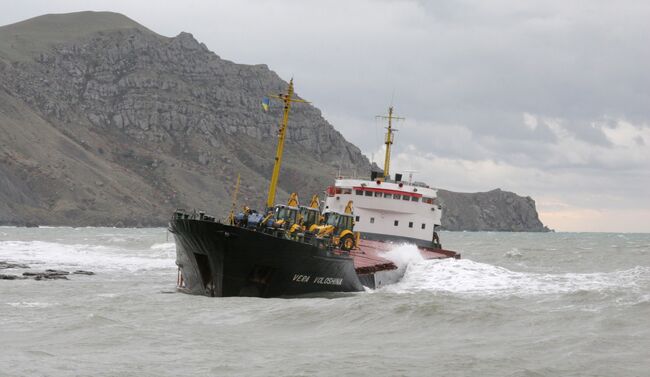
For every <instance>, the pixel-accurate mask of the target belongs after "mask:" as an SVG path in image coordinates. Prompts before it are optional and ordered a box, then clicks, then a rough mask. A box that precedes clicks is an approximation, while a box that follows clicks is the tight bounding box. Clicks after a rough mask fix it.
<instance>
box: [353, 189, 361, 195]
mask: <svg viewBox="0 0 650 377" xmlns="http://www.w3.org/2000/svg"><path fill="white" fill-rule="evenodd" d="M354 193H355V194H357V195H363V191H361V190H354Z"/></svg>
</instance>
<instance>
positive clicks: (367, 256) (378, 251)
mask: <svg viewBox="0 0 650 377" xmlns="http://www.w3.org/2000/svg"><path fill="white" fill-rule="evenodd" d="M394 246H395V244H393V243H390V242H382V241H371V240H364V239H362V240H361V242H360V244H359V248H358V249H355V250H352V251H350V256H352V258H353V260H354V268H355V270H356V271H357V273H358V274H363V273H371V272H377V271H383V270H394V269H396V268H397V266H396V265H395V263H393V262H392V261H390V260H389V259H387V258H386V257H384V256H383V255H384V253H386V252H388V251H390V250H391V249H392V248H393V247H394ZM418 249H419V250H420V254H421V255H422V257H423V258H424V259H444V258H456V259H459V258H460V254H458V253H456V252H453V251H450V250H445V249H432V248H427V247H418Z"/></svg>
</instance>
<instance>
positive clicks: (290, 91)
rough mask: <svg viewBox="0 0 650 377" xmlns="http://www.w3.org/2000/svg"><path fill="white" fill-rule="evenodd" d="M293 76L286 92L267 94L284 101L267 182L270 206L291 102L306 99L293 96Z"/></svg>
mask: <svg viewBox="0 0 650 377" xmlns="http://www.w3.org/2000/svg"><path fill="white" fill-rule="evenodd" d="M293 95H294V92H293V78H292V79H291V81H289V87H288V88H287V93H286V94H284V93H280V94H278V95H277V96H269V97H272V98H277V99H279V100H282V102H284V114H283V116H282V123H281V124H280V130H279V132H278V147H277V149H276V151H275V164H274V165H273V174H272V175H271V183H270V184H269V194H268V196H267V199H266V207H267V208H271V207H273V204H274V203H275V191H276V189H277V186H278V178H279V177H280V166H281V165H282V153H283V150H284V139H285V136H286V133H287V123H289V110H290V109H291V102H305V103H309V102H307V101H304V100H301V99H297V98H293Z"/></svg>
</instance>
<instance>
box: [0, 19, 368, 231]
mask: <svg viewBox="0 0 650 377" xmlns="http://www.w3.org/2000/svg"><path fill="white" fill-rule="evenodd" d="M48 30H55V31H56V32H53V33H49V32H48ZM0 40H2V41H3V43H2V45H0V77H1V78H2V96H3V98H2V106H1V107H2V109H0V111H1V112H0V116H2V122H0V127H2V132H3V133H4V134H5V135H4V136H3V137H2V139H0V140H2V141H3V148H2V152H0V159H2V161H3V162H4V163H3V166H2V168H1V169H2V170H0V171H1V172H2V175H3V177H4V180H9V179H8V177H12V179H11V181H12V182H14V183H13V186H20V187H25V186H26V185H29V184H30V182H31V184H32V186H33V189H30V190H19V189H18V188H14V189H9V188H8V189H7V190H2V191H6V192H3V193H2V194H1V195H4V196H5V200H4V201H3V202H4V203H5V204H4V205H5V207H8V208H7V209H6V210H5V211H3V212H4V213H5V214H7V213H13V214H16V213H19V214H22V216H21V220H22V221H35V222H40V223H43V222H44V221H43V220H42V219H47V220H45V222H48V223H57V224H70V225H79V224H101V223H109V224H110V223H120V224H160V223H163V222H164V221H165V218H166V216H167V215H168V214H169V211H170V210H171V209H172V208H174V207H189V208H205V207H208V208H207V209H209V210H212V211H216V212H218V213H223V212H224V210H225V209H226V208H228V207H229V206H230V203H229V202H230V200H229V198H230V193H229V191H230V190H231V187H232V186H233V185H234V182H235V180H236V176H237V174H241V175H242V188H241V192H240V197H241V198H242V200H246V201H248V202H252V203H253V204H254V205H261V204H262V203H263V199H264V198H265V195H266V191H265V190H266V187H267V177H268V175H269V172H270V170H271V169H270V167H271V166H272V161H273V155H274V149H275V144H276V133H277V122H278V120H279V119H280V115H281V107H280V106H279V105H277V106H274V107H272V110H271V111H270V112H269V113H264V112H262V111H261V107H260V99H261V98H263V97H264V96H265V95H267V94H268V93H278V92H281V91H284V90H285V89H286V85H287V83H286V82H284V81H283V80H281V79H280V78H279V77H278V76H277V75H276V74H275V73H274V72H272V71H270V70H269V69H268V68H267V67H266V66H264V65H256V66H250V65H241V64H235V63H232V62H229V61H226V60H222V59H221V58H219V57H218V56H217V55H215V54H214V53H212V52H210V51H209V50H207V48H206V47H205V46H204V45H202V44H200V43H199V42H197V41H196V40H195V39H194V38H193V37H192V36H191V35H190V34H187V33H181V34H179V35H178V36H177V37H175V38H166V37H162V36H159V35H157V34H155V33H153V32H151V31H149V30H148V29H146V28H144V27H142V26H140V25H138V24H137V23H135V22H134V21H132V20H129V19H128V18H126V17H124V16H121V15H116V14H113V13H105V12H101V13H94V12H82V13H79V14H72V15H46V16H42V17H37V18H35V19H32V20H28V21H24V22H21V23H18V24H14V25H9V26H4V27H2V28H0ZM19 130H20V134H19V135H17V134H16V132H18V131H19ZM12 135H13V136H12ZM45 135H47V136H45ZM53 143H56V144H53ZM40 151H42V152H43V153H41V152H40ZM30 164H31V165H30ZM30 166H35V167H32V168H30ZM339 168H342V169H343V171H345V170H346V169H347V170H350V171H352V170H357V169H365V170H369V164H368V160H367V159H366V158H365V157H364V156H363V155H362V154H361V152H360V151H359V149H358V148H357V147H355V146H354V145H352V144H350V143H348V142H347V141H345V139H344V138H343V137H342V136H341V135H340V134H339V133H338V132H337V131H336V130H334V128H333V127H332V126H331V125H330V124H329V123H327V122H326V121H325V120H324V119H323V118H322V116H321V114H320V111H318V110H317V109H316V108H314V107H312V106H310V105H306V104H301V105H297V106H295V107H294V109H293V111H292V115H291V122H290V126H289V131H288V135H287V145H286V153H285V160H284V164H283V170H282V176H281V180H280V193H279V194H280V196H279V198H282V197H283V196H286V195H287V191H289V190H292V189H293V188H298V192H299V193H300V194H301V196H302V197H307V196H310V195H311V194H312V193H316V192H320V191H322V189H323V187H325V186H326V185H327V184H328V183H329V181H330V180H331V177H333V176H334V173H335V172H336V171H337V170H338V169H339ZM29 169H31V170H29ZM21 171H30V174H29V177H23V178H21V174H20V172H21ZM52 188H56V190H52ZM70 192H73V193H74V194H72V195H69V194H68V193H70ZM19 193H20V194H19ZM19 196H23V197H25V198H28V199H29V200H27V201H26V202H25V201H23V202H25V203H26V204H25V205H23V204H20V203H22V202H21V201H20V200H19V199H20V198H19ZM69 196H71V197H75V198H77V199H78V200H75V199H73V198H71V197H69ZM43 199H45V200H43ZM84 201H85V203H86V204H81V203H84ZM206 203H207V205H206ZM29 208H32V209H29ZM4 216H5V217H12V216H10V215H4ZM12 218H13V217H12ZM39 220H40V221H39Z"/></svg>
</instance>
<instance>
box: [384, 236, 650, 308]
mask: <svg viewBox="0 0 650 377" xmlns="http://www.w3.org/2000/svg"><path fill="white" fill-rule="evenodd" d="M386 257H387V258H389V259H391V260H393V261H394V262H395V263H398V265H399V264H404V263H406V264H407V266H406V271H405V273H404V277H403V278H402V279H401V280H400V281H399V282H397V283H396V284H393V285H389V286H387V287H385V288H382V290H385V291H389V292H394V293H415V292H422V291H430V292H436V293H451V294H468V295H481V296H485V295H488V296H489V295H500V296H503V295H517V296H524V295H539V294H566V293H574V292H583V291H587V292H588V291H596V292H597V291H605V290H620V289H630V290H631V289H638V288H641V289H645V288H643V287H647V285H648V283H650V267H643V266H637V267H634V268H631V269H626V270H621V271H614V272H594V273H561V274H544V273H531V272H516V271H511V270H508V269H506V268H503V267H499V266H494V265H490V264H486V263H480V262H475V261H472V260H469V259H460V260H456V259H443V260H424V259H422V257H420V256H419V253H418V252H417V248H415V246H412V245H402V246H399V247H396V248H395V249H394V250H391V251H390V252H389V253H387V254H386Z"/></svg>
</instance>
